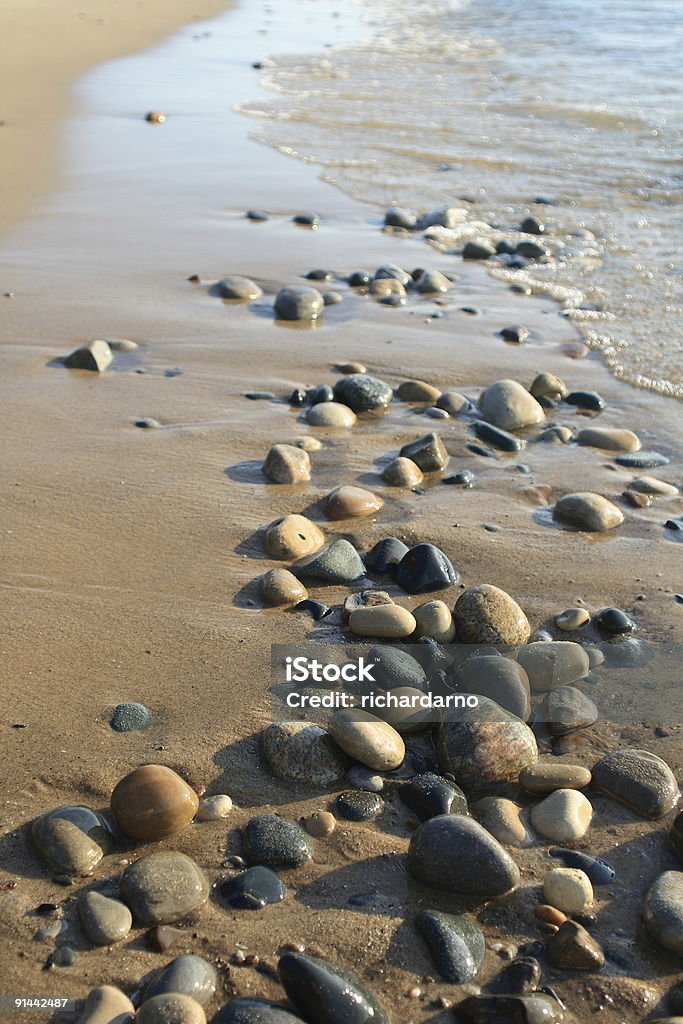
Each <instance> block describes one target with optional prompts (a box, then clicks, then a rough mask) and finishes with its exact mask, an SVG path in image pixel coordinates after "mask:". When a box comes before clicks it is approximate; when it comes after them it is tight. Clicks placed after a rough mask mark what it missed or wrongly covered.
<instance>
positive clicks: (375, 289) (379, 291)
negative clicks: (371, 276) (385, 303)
mask: <svg viewBox="0 0 683 1024" xmlns="http://www.w3.org/2000/svg"><path fill="white" fill-rule="evenodd" d="M369 292H370V295H377V296H378V297H379V298H381V299H387V298H390V297H392V296H399V297H400V298H402V299H403V298H405V294H406V290H405V288H404V286H403V285H402V284H401V282H400V281H397V280H395V279H394V278H393V277H383V278H379V279H377V280H374V281H371V282H370V288H369Z"/></svg>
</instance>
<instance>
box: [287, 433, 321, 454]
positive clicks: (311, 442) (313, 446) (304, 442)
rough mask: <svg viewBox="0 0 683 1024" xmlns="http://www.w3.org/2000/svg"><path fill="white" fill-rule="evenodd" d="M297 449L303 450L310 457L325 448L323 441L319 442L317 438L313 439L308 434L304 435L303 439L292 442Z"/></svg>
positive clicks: (295, 439)
mask: <svg viewBox="0 0 683 1024" xmlns="http://www.w3.org/2000/svg"><path fill="white" fill-rule="evenodd" d="M292 444H293V445H294V447H295V448H303V450H304V451H305V452H308V453H309V455H310V453H311V452H319V451H320V450H321V448H322V447H323V443H322V441H319V440H318V438H317V437H311V436H310V435H308V434H302V435H301V437H295V438H294V440H293V441H292Z"/></svg>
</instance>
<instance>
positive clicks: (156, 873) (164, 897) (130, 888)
mask: <svg viewBox="0 0 683 1024" xmlns="http://www.w3.org/2000/svg"><path fill="white" fill-rule="evenodd" d="M208 895H209V885H208V882H207V881H206V878H205V877H204V873H203V871H202V870H201V868H200V867H199V866H198V865H197V864H195V862H194V861H193V860H192V858H191V857H187V856H186V855H185V854H184V853H173V852H171V851H170V850H160V851H158V852H156V853H148V854H147V855H146V856H144V857H141V858H140V859H139V860H136V861H134V863H133V864H131V865H130V866H129V867H127V868H126V870H125V871H124V873H123V876H122V878H121V896H122V897H123V899H124V900H125V902H126V903H127V904H128V906H129V907H130V909H131V910H132V911H133V916H134V917H135V919H136V920H138V921H139V922H140V923H141V924H146V925H155V924H173V923H174V922H175V921H180V920H181V919H182V918H184V917H187V916H188V914H191V913H192V912H193V911H195V910H197V909H198V908H199V907H201V906H202V904H204V903H206V900H207V898H208Z"/></svg>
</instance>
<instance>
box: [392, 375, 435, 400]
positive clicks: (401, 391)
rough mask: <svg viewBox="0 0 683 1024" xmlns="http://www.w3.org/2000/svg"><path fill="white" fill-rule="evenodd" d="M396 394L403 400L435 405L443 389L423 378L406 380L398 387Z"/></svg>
mask: <svg viewBox="0 0 683 1024" xmlns="http://www.w3.org/2000/svg"><path fill="white" fill-rule="evenodd" d="M396 395H397V397H398V398H400V399H401V401H402V402H426V403H427V404H428V405H433V404H434V403H435V402H437V401H438V399H439V398H440V397H441V391H440V389H439V388H435V387H434V385H433V384H427V383H426V382H425V381H423V380H404V381H402V382H401V383H400V384H399V386H398V387H397V388H396Z"/></svg>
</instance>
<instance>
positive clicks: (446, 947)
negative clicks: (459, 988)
mask: <svg viewBox="0 0 683 1024" xmlns="http://www.w3.org/2000/svg"><path fill="white" fill-rule="evenodd" d="M415 926H416V928H417V930H418V932H419V933H420V935H421V936H422V938H423V939H424V940H425V942H426V944H427V947H428V949H429V952H430V953H431V955H432V959H433V960H434V963H435V964H436V967H437V970H438V971H439V974H440V975H441V977H442V978H443V979H444V980H445V981H448V982H450V983H451V984H452V985H464V984H466V983H467V982H469V981H473V980H474V978H475V977H476V975H477V972H478V971H479V968H480V967H481V965H482V963H483V962H484V955H485V953H486V943H485V940H484V934H483V932H482V931H481V929H480V928H478V927H477V926H476V925H475V924H473V923H472V922H471V921H468V920H467V918H466V917H456V916H455V915H454V914H444V913H441V912H440V911H438V910H421V911H420V913H419V914H418V915H417V917H416V918H415Z"/></svg>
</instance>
